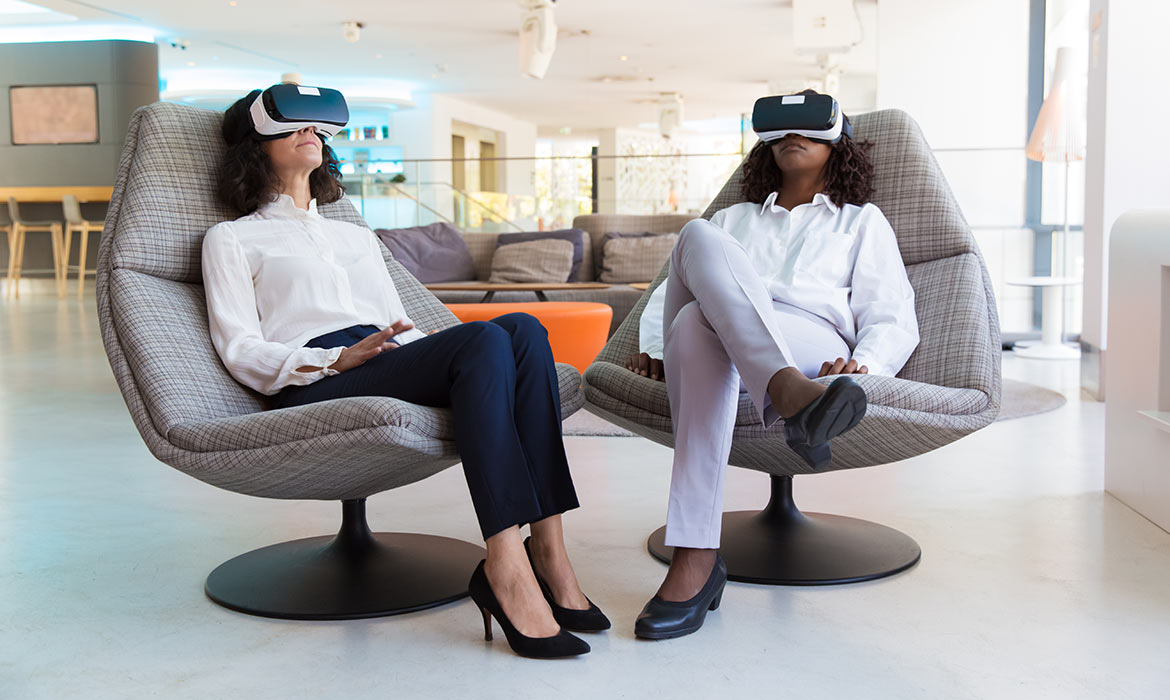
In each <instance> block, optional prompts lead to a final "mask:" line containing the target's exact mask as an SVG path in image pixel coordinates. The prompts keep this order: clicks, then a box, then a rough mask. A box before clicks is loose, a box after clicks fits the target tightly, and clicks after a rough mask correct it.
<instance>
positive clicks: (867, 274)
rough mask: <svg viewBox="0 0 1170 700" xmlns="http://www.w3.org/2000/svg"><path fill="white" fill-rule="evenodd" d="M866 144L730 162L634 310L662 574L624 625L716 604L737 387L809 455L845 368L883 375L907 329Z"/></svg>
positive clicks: (680, 626)
mask: <svg viewBox="0 0 1170 700" xmlns="http://www.w3.org/2000/svg"><path fill="white" fill-rule="evenodd" d="M866 150H867V149H866V145H864V144H858V143H856V142H854V141H853V140H852V138H850V137H848V136H844V135H842V137H841V138H840V140H839V141H837V142H836V143H828V142H818V141H814V140H811V139H808V138H805V137H804V136H798V135H794V134H788V135H786V136H784V137H783V138H782V139H780V140H778V141H775V142H772V143H762V142H761V143H759V144H757V145H756V147H755V148H754V149H753V150H752V152H751V154H750V156H749V158H748V160H747V162H746V163H745V164H744V178H743V194H744V200H745V201H744V202H742V203H740V204H736V205H735V206H732V207H728V208H727V209H723V210H721V211H719V212H716V214H715V215H714V216H713V217H712V218H711V221H705V220H703V219H696V220H694V221H691V222H689V223H688V224H687V225H686V226H685V227H684V228H683V230H682V232H681V233H680V236H679V240H678V244H677V245H676V246H675V249H674V251H673V253H672V254H671V259H670V273H669V276H668V277H667V280H666V282H664V283H663V284H662V285H661V286H659V288H658V289H657V290H655V293H654V295H653V296H652V297H651V299H650V300H649V302H648V304H647V307H646V309H645V311H644V312H643V316H642V319H641V328H640V333H641V342H640V348H639V349H640V350H641V352H640V353H639V354H638V355H633V356H631V357H630V358H629V359H628V360H627V368H628V369H630V370H631V371H634V372H637V373H639V374H642V375H643V376H647V377H650V378H652V379H658V380H663V381H665V382H666V384H667V392H668V394H669V396H670V407H671V418H672V420H673V426H674V438H675V452H674V466H673V472H672V475H671V485H670V499H669V505H668V511H667V525H666V544H667V545H668V546H672V547H674V554H673V559H672V561H671V565H670V569H669V571H668V572H667V575H666V579H665V580H664V581H663V583H662V585H661V587H660V588H659V589H658V592H657V594H656V595H655V596H654V597H653V598H652V599H651V600H650V602H649V603H647V604H646V607H645V609H644V610H643V611H642V614H641V615H639V617H638V621H637V623H636V624H635V633H636V634H637V635H638V636H639V637H643V638H649V639H664V638H670V637H678V636H682V635H684V634H690V633H691V632H694V631H696V630H698V629H699V627H700V626H702V623H703V619H704V617H705V615H706V612H707V611H708V610H713V609H715V608H716V607H718V605H719V601H720V599H721V596H722V591H723V585H724V583H725V582H726V578H727V571H726V567H725V566H724V565H723V562H722V560H721V559H720V558H719V556H718V547H719V538H720V526H721V519H722V512H723V475H724V473H725V471H726V466H727V460H728V457H729V454H730V451H731V438H732V430H733V428H734V426H735V420H736V411H737V406H738V402H739V393H740V391H741V389H742V390H745V391H747V393H748V394H749V395H750V397H751V401H752V404H753V405H754V406H755V409H756V414H757V417H758V419H759V420H760V421H761V422H762V423H763V424H764V425H765V426H769V425H771V424H773V423H775V422H776V420H778V419H781V418H783V419H784V421H785V425H784V427H785V435H786V438H787V441H788V444H789V446H790V447H792V449H793V450H794V451H796V452H797V453H798V454H799V455H800V456H801V457H802V458H804V460H805V461H806V462H807V463H808V464H809V465H810V466H812V467H814V468H816V467H818V466H821V465H823V464H825V463H827V462H828V461H829V460H830V459H831V452H830V449H829V440H831V439H832V438H833V437H835V436H837V435H839V434H841V433H843V432H845V431H846V430H849V429H850V428H852V427H853V426H854V425H856V424H857V422H859V421H860V420H861V417H862V416H863V415H864V413H865V393H864V391H862V389H861V387H860V386H859V385H858V384H857V383H856V382H854V381H853V380H852V379H850V378H848V377H847V376H842V377H840V378H838V379H837V380H835V381H834V382H833V383H832V384H830V385H829V386H828V387H826V386H825V385H824V384H821V383H818V382H814V381H812V379H811V378H813V377H822V376H828V375H850V374H866V373H874V374H885V375H889V376H893V375H895V374H896V373H897V372H898V371H899V370H900V369H901V368H902V366H903V365H904V364H905V363H906V361H907V359H909V357H910V354H911V353H912V352H913V351H914V348H915V347H916V346H917V344H918V324H917V321H916V318H915V313H914V291H913V288H912V287H911V286H910V283H909V280H908V279H907V276H906V269H905V266H904V265H903V263H902V258H901V255H900V254H899V251H898V243H897V239H896V238H895V236H894V232H893V230H892V229H891V228H890V225H889V223H888V222H887V221H886V219H885V217H884V216H883V215H882V213H881V211H880V210H879V209H878V208H877V207H876V206H875V205H873V204H872V203H869V197H870V195H871V194H872V192H873V186H872V172H873V168H872V165H871V164H870V162H869V160H868V158H867V157H866Z"/></svg>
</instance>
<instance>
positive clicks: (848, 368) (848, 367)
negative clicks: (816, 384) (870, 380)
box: [817, 357, 869, 377]
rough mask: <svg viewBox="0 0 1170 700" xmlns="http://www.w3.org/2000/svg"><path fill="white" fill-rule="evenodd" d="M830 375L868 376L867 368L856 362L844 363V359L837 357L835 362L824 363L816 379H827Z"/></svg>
mask: <svg viewBox="0 0 1170 700" xmlns="http://www.w3.org/2000/svg"><path fill="white" fill-rule="evenodd" d="M830 374H869V367H866V366H865V365H861V366H860V367H859V366H858V365H857V360H849V361H848V362H846V361H845V358H844V357H838V358H837V359H836V361H831V362H826V363H824V364H822V365H821V371H820V373H819V374H817V376H818V377H827V376H829V375H830Z"/></svg>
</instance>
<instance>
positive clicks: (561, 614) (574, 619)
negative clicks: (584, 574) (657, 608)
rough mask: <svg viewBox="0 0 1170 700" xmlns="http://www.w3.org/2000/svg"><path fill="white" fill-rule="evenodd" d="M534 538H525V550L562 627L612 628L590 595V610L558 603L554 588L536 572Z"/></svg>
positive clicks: (586, 597)
mask: <svg viewBox="0 0 1170 700" xmlns="http://www.w3.org/2000/svg"><path fill="white" fill-rule="evenodd" d="M531 541H532V538H531V537H528V538H525V540H524V551H525V552H527V553H528V563H529V564H531V565H532V573H533V575H535V576H536V582H537V583H538V584H540V592H541V593H543V594H544V599H545V600H547V601H548V606H549V607H550V608H552V613H553V617H554V618H555V619H556V621H557V623H559V624H560V626H561V627H564V628H565V629H567V630H573V631H574V632H602V631H604V630H607V629H609V628H610V622H609V618H608V617H606V616H605V613H603V612H601V608H599V607H597V606H596V605H595V604H594V603H593V601H592V600H589V596H585V600H589V609H588V610H573V609H572V608H562V607H561V606H559V605H557V601H556V599H554V598H553V594H552V589H550V588H549V587H548V584H547V583H545V582H544V579H542V578H541V577H540V574H538V573H536V562H535V561H534V560H533V559H532V547H531V544H530V543H531Z"/></svg>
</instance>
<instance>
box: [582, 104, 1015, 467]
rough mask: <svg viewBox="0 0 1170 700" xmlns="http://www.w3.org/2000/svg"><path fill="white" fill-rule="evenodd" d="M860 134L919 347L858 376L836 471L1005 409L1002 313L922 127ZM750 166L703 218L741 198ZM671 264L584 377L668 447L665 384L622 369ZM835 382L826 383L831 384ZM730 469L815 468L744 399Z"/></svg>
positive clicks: (625, 417)
mask: <svg viewBox="0 0 1170 700" xmlns="http://www.w3.org/2000/svg"><path fill="white" fill-rule="evenodd" d="M853 123H854V133H855V134H856V137H857V138H858V139H859V140H862V141H869V142H871V143H872V144H873V148H872V150H871V151H870V157H871V158H872V160H873V163H874V170H875V172H874V181H875V186H876V191H875V193H874V198H873V201H874V203H875V204H877V205H878V207H880V208H881V210H882V212H883V213H884V214H885V215H886V218H887V219H889V221H890V223H891V225H892V226H893V228H894V231H895V232H896V234H897V236H898V244H899V247H900V249H901V251H902V259H903V261H904V262H905V263H906V269H907V273H908V274H909V277H910V283H911V284H912V285H913V286H914V291H915V295H916V298H915V304H916V307H917V309H916V310H917V316H918V324H919V333H920V336H921V341H920V343H919V345H918V348H917V349H916V350H915V352H914V354H913V355H912V356H911V357H910V359H909V361H908V362H907V363H906V366H905V367H904V368H903V369H902V371H901V372H900V373H899V375H898V376H897V377H879V376H871V375H855V379H857V381H858V382H859V383H860V384H861V386H862V387H863V388H864V389H865V392H866V397H867V399H868V401H869V408H868V411H867V413H866V416H865V419H864V420H862V422H861V423H860V424H859V425H858V426H857V427H856V428H854V429H853V430H852V431H850V432H848V433H846V434H844V435H842V436H840V437H838V438H836V439H835V440H834V441H833V461H832V463H831V464H830V465H829V466H828V467H827V469H830V470H832V469H850V468H855V467H866V466H872V465H877V464H886V463H889V462H895V461H898V460H901V459H906V458H908V457H913V456H915V455H918V454H922V453H924V452H928V451H930V450H933V449H935V448H938V447H941V446H943V445H945V444H947V443H949V442H953V441H954V440H957V439H959V438H961V437H963V436H964V435H967V434H969V433H971V432H974V431H975V430H978V429H979V428H982V427H983V426H985V425H987V424H988V423H990V422H992V421H993V420H995V417H996V415H998V413H999V404H1000V383H1001V377H1000V348H1001V346H1000V337H999V318H998V316H997V314H996V307H995V298H994V296H993V293H992V287H991V280H990V278H989V277H988V274H987V268H986V266H985V265H984V263H983V258H982V256H981V255H980V253H979V249H978V247H977V246H976V244H975V240H974V238H973V236H972V235H971V230H970V227H968V225H967V222H966V221H965V220H964V219H963V215H962V214H961V213H960V211H959V207H958V204H957V203H956V202H955V199H954V196H953V195H952V194H951V191H950V188H949V187H948V186H947V183H946V180H945V179H944V178H943V175H942V172H941V170H940V169H939V167H938V163H937V162H936V161H935V159H934V155H933V154H932V153H931V152H930V148H929V146H928V145H927V144H926V140H925V139H924V138H923V136H922V133H921V131H920V130H919V128H918V125H917V124H915V123H914V120H913V119H911V118H910V117H909V116H908V115H907V114H905V113H904V112H901V111H899V110H882V111H878V112H871V113H868V114H861V115H858V116H857V117H856V118H855V119H854V122H853ZM740 180H741V171H740V170H739V169H737V170H736V172H735V174H734V175H733V176H732V178H731V179H730V180H729V181H728V183H727V184H726V185H725V186H724V187H723V189H722V191H720V193H719V194H718V196H716V198H715V201H714V202H712V203H711V206H709V207H708V208H707V211H706V212H705V213H704V214H703V216H704V218H710V217H711V215H712V214H714V213H715V212H716V211H719V210H720V209H723V208H725V207H728V206H731V205H732V204H736V203H738V202H740V201H742V198H741V196H740ZM666 272H667V268H666V267H664V268H663V270H662V271H661V272H660V273H659V275H658V278H657V279H656V280H655V281H654V284H653V285H651V287H650V289H649V290H647V292H646V294H644V295H643V296H642V298H641V299H640V300H639V301H638V303H637V304H636V305H635V306H634V309H633V310H632V311H631V312H630V314H629V316H627V317H626V320H625V322H623V323H622V325H621V327H620V328H618V330H617V332H616V333H615V334H614V335H613V337H612V338H610V340H609V342H608V343H607V344H606V346H605V348H604V349H603V350H602V351H601V353H600V354H599V355H598V358H597V362H595V363H594V364H593V365H591V366H590V367H589V368H588V369H587V370H586V372H585V397H586V401H587V402H588V403H589V406H590V410H591V411H594V412H596V413H599V414H600V415H602V416H605V417H606V418H608V419H610V420H612V421H614V422H615V423H618V424H619V425H622V426H624V427H626V428H628V429H630V430H633V431H634V432H636V433H639V434H640V435H643V436H645V437H648V438H650V439H652V440H654V441H655V442H659V443H662V444H664V445H667V446H671V445H672V444H673V438H672V435H671V424H670V404H669V401H668V399H667V395H666V386H665V385H664V384H662V383H661V382H657V381H653V380H650V379H648V378H645V377H641V376H638V375H635V374H633V373H632V372H629V371H627V370H626V369H625V364H624V362H625V358H626V357H627V356H629V355H630V354H633V353H636V352H637V351H638V324H639V320H640V319H641V316H642V310H643V309H644V308H645V306H646V301H647V299H648V298H649V295H650V293H651V292H652V291H653V290H654V288H655V287H657V286H658V285H659V284H661V283H662V281H663V280H664V279H665V277H666ZM832 379H833V378H832V377H825V378H822V379H820V380H818V381H821V382H824V383H828V382H829V381H831V380H832ZM740 398H741V400H740V405H739V415H738V417H737V419H736V427H735V432H734V440H733V442H732V448H731V460H730V461H731V464H733V465H735V466H739V467H748V468H751V469H758V470H760V471H763V472H767V473H769V474H773V475H776V476H791V475H795V474H802V473H809V472H810V471H811V469H810V468H809V467H808V466H807V465H806V464H805V463H804V462H803V461H802V460H801V459H800V458H799V457H797V456H796V454H795V453H793V452H792V451H791V450H789V449H788V447H787V445H786V444H785V441H784V430H783V425H782V423H777V424H776V425H775V426H773V427H772V428H771V429H767V430H765V429H764V428H763V427H761V426H760V424H759V421H758V419H757V418H755V416H754V413H755V411H754V409H753V408H752V406H751V403H750V401H749V399H748V397H747V395H746V394H743V395H741V397H740Z"/></svg>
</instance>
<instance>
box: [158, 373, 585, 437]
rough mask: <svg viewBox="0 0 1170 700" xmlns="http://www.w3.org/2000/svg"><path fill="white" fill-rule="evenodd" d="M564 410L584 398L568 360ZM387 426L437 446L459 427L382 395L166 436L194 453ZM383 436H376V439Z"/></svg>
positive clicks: (389, 431)
mask: <svg viewBox="0 0 1170 700" xmlns="http://www.w3.org/2000/svg"><path fill="white" fill-rule="evenodd" d="M557 381H558V384H559V389H560V399H561V407H562V411H563V412H564V413H565V414H566V415H568V414H569V413H572V412H573V411H576V410H577V409H578V408H580V407H581V404H583V403H584V397H583V396H582V395H581V392H580V390H579V387H580V383H581V376H580V375H579V374H578V373H577V371H576V370H575V369H574V368H573V367H572V366H570V365H565V364H558V365H557ZM368 429H385V430H383V431H382V435H383V436H384V439H385V441H386V444H395V445H400V446H406V447H414V448H416V449H418V450H420V451H433V450H434V448H436V447H437V446H439V443H451V444H450V445H447V447H448V448H450V449H453V445H454V440H455V432H454V428H453V426H452V421H451V411H449V410H448V409H445V408H432V407H429V406H419V405H416V404H412V403H408V402H406V401H401V400H399V399H392V398H388V397H384V396H359V397H353V398H346V399H334V400H332V401H321V402H318V403H311V404H306V405H303V406H294V407H292V408H282V409H278V410H272V411H262V412H259V413H250V414H247V415H240V416H225V417H222V418H214V419H210V420H197V421H191V422H188V423H182V424H179V425H176V426H174V427H172V428H171V430H170V432H169V433H168V435H167V437H168V438H169V439H170V441H171V443H172V444H174V445H175V446H176V447H179V448H181V449H184V450H191V451H193V452H223V451H235V450H253V449H257V448H263V447H273V446H277V445H285V444H288V443H294V442H298V441H303V440H310V439H315V438H321V437H326V436H335V437H336V438H337V439H339V440H342V441H345V440H347V439H352V440H353V441H355V442H356V441H359V440H360V441H368V440H369V439H370V436H359V435H358V434H357V433H358V432H360V431H363V430H368ZM378 439H379V438H377V437H376V436H375V437H374V438H373V440H374V441H377V440H378Z"/></svg>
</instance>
